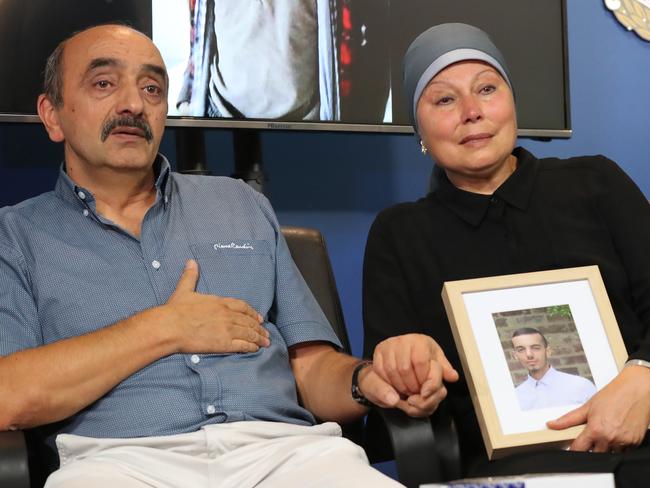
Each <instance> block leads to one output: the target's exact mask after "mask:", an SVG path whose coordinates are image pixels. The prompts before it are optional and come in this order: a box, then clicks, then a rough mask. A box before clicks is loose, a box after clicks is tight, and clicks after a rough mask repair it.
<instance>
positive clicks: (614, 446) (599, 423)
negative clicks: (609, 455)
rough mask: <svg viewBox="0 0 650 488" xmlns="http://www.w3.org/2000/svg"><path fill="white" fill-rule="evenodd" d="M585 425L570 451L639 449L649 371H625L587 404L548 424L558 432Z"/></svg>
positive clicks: (648, 403) (648, 413)
mask: <svg viewBox="0 0 650 488" xmlns="http://www.w3.org/2000/svg"><path fill="white" fill-rule="evenodd" d="M584 423H586V424H587V425H586V427H585V429H584V430H583V431H582V433H581V434H580V435H579V436H578V437H577V438H576V439H575V440H574V441H573V443H572V444H571V447H570V449H571V450H572V451H593V452H620V451H623V450H625V449H626V448H628V447H635V446H638V445H639V444H640V443H641V442H642V441H643V439H644V437H645V435H646V432H647V430H648V425H649V424H650V369H648V368H645V367H643V366H630V367H627V368H625V369H624V370H623V371H621V372H620V373H619V374H618V376H617V377H616V378H614V380H612V382H611V383H609V384H608V385H607V386H605V387H604V388H603V389H602V390H600V391H599V392H598V393H596V394H595V395H594V396H593V397H591V399H590V400H589V401H588V402H587V403H585V404H584V405H582V406H581V407H579V408H577V409H575V410H572V411H571V412H569V413H567V414H565V415H563V416H562V417H560V418H558V419H556V420H552V421H550V422H548V423H547V425H548V427H549V428H550V429H554V430H561V429H566V428H568V427H573V426H575V425H580V424H584Z"/></svg>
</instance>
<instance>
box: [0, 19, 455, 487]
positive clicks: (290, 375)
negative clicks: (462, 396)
mask: <svg viewBox="0 0 650 488" xmlns="http://www.w3.org/2000/svg"><path fill="white" fill-rule="evenodd" d="M167 87H168V79H167V73H166V70H165V66H164V63H163V61H162V58H161V56H160V53H159V52H158V50H157V49H156V48H155V46H154V45H153V44H152V42H151V41H150V40H149V39H148V38H147V37H145V36H144V35H142V34H141V33H139V32H137V31H134V30H132V29H130V28H128V27H125V26H119V25H103V26H98V27H94V28H90V29H87V30H85V31H83V32H81V33H78V34H76V35H74V36H73V37H71V38H70V39H68V40H66V41H64V42H62V43H61V44H60V45H59V47H57V49H56V50H55V51H54V53H53V54H52V55H51V56H50V58H49V60H48V63H47V66H46V73H45V93H44V94H43V95H41V96H40V97H39V99H38V113H39V116H40V118H41V120H42V121H43V124H44V125H45V128H46V130H47V132H48V134H49V136H50V138H51V139H52V140H53V141H55V142H62V143H63V144H64V150H65V163H64V165H63V166H62V169H61V173H60V176H59V180H58V182H57V185H56V188H55V190H54V191H53V192H50V193H46V194H43V195H41V196H39V197H36V198H34V199H31V200H27V201H25V202H23V203H21V204H19V205H16V206H14V207H7V208H4V209H2V210H1V211H0V429H2V430H7V429H16V428H29V427H37V426H44V425H45V424H50V425H48V426H47V431H48V432H50V433H52V436H51V437H50V439H49V440H50V441H53V440H54V436H55V434H60V435H58V437H57V438H56V442H57V446H58V449H59V457H60V461H61V469H60V470H59V471H57V472H55V473H54V474H53V475H52V476H50V478H49V480H48V483H47V486H48V487H60V486H66V487H81V486H84V487H86V486H93V487H108V486H111V487H112V486H120V487H142V486H161V485H164V486H178V487H181V486H192V487H194V486H237V487H240V486H257V485H259V486H280V485H282V486H286V485H289V486H295V485H296V484H300V485H304V480H305V479H314V480H318V481H319V482H320V483H322V484H323V485H324V486H343V485H345V486H348V485H349V486H391V485H394V484H395V483H394V482H393V481H392V480H390V479H388V478H386V477H384V476H383V475H381V474H380V473H378V472H377V471H375V470H373V469H372V468H370V467H369V466H368V464H367V460H366V459H365V455H364V454H363V452H362V451H361V450H360V448H358V446H355V445H354V444H352V443H350V442H348V441H347V440H345V439H341V438H340V437H339V436H340V429H339V428H338V426H337V425H336V424H334V423H332V422H326V423H323V424H319V425H315V424H316V421H315V419H316V418H318V419H320V420H322V421H340V422H345V421H349V420H351V419H354V418H357V417H359V416H361V415H363V414H364V412H365V411H366V407H365V406H364V405H361V404H360V402H361V403H363V402H364V398H365V399H367V400H369V401H371V402H373V403H375V404H377V405H380V406H386V407H388V406H390V407H397V408H400V409H402V410H404V411H405V412H407V413H408V414H410V415H414V416H424V415H428V414H430V413H431V412H432V411H433V410H434V409H435V407H436V406H437V404H438V403H439V402H440V400H441V399H442V398H443V397H444V389H443V388H442V368H440V367H439V366H438V363H439V362H440V361H442V360H443V359H441V358H436V360H435V361H431V362H430V363H428V364H427V365H426V367H425V368H424V370H426V375H427V378H419V380H420V381H422V382H423V385H424V388H423V389H421V390H419V391H418V392H417V394H412V395H402V396H400V395H398V393H397V392H396V390H395V388H394V387H393V386H392V385H393V383H394V381H398V378H397V377H395V376H394V375H393V376H394V379H391V378H389V377H388V376H387V375H386V374H385V373H383V371H382V369H381V367H379V368H375V367H374V366H372V365H371V364H369V365H366V364H365V363H362V362H359V361H358V360H356V359H354V358H352V357H349V356H346V355H344V354H342V353H339V352H337V350H336V348H337V346H338V340H337V338H336V336H335V335H334V333H333V332H332V330H331V328H330V327H329V325H328V324H327V322H326V320H325V318H324V316H323V315H322V312H321V311H320V309H319V308H318V306H317V305H316V302H315V300H314V298H313V296H312V295H311V294H310V293H309V292H308V290H307V288H306V285H305V283H304V281H303V280H302V278H301V277H300V275H299V273H298V272H297V270H296V268H295V265H294V264H293V262H292V261H291V258H290V255H289V251H288V249H287V246H286V243H285V241H284V240H283V238H282V235H281V233H280V230H279V227H278V223H277V221H276V219H275V216H274V215H273V212H272V210H271V208H270V206H269V204H268V202H267V201H266V200H265V199H264V197H262V196H261V195H259V194H258V193H256V192H255V191H253V190H252V189H250V188H249V187H248V186H246V185H245V184H243V183H241V182H237V181H235V180H231V179H228V178H211V177H190V176H182V175H178V174H175V173H172V172H171V171H170V168H169V164H168V162H167V161H166V160H165V158H164V157H162V156H160V155H158V154H157V150H158V146H159V143H160V140H161V137H162V134H163V129H164V124H165V116H166V113H167V102H166V100H167ZM428 353H429V354H430V355H431V354H432V355H433V356H434V357H435V354H433V353H432V352H431V351H429V352H428ZM429 365H430V366H431V367H429ZM354 382H356V383H357V384H356V386H357V388H355V389H354V392H355V398H353V395H352V394H351V384H352V383H354ZM355 400H356V401H355ZM332 466H336V468H337V469H331V468H332Z"/></svg>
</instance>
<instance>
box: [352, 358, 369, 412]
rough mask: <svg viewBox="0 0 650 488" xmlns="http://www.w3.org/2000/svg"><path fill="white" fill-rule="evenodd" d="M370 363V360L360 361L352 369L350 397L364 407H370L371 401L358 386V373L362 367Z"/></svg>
mask: <svg viewBox="0 0 650 488" xmlns="http://www.w3.org/2000/svg"><path fill="white" fill-rule="evenodd" d="M370 365H372V361H360V362H359V364H357V365H356V366H355V367H354V370H353V371H352V385H351V388H350V391H351V393H352V399H353V400H354V401H355V402H357V403H359V404H361V405H363V406H364V407H370V406H372V403H371V402H370V401H369V400H368V399H367V398H366V397H365V396H364V394H363V393H362V392H361V389H360V388H359V373H360V372H361V370H362V369H363V368H365V367H367V366H370Z"/></svg>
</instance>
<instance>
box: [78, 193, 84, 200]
mask: <svg viewBox="0 0 650 488" xmlns="http://www.w3.org/2000/svg"><path fill="white" fill-rule="evenodd" d="M77 196H78V197H79V198H81V199H82V200H85V199H86V194H85V193H84V192H82V191H80V192H78V193H77Z"/></svg>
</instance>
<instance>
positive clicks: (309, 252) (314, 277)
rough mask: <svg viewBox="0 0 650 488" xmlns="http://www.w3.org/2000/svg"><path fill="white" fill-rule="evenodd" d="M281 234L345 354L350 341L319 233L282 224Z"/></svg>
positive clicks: (348, 349) (348, 348)
mask: <svg viewBox="0 0 650 488" xmlns="http://www.w3.org/2000/svg"><path fill="white" fill-rule="evenodd" d="M282 234H283V235H284V238H285V239H286V241H287V244H288V245H289V250H290V251H291V257H293V260H294V262H295V263H296V266H298V269H299V270H300V273H301V274H302V277H303V278H304V279H305V281H306V282H307V286H309V289H310V290H311V292H312V293H313V294H314V297H315V298H316V301H317V302H318V304H319V305H320V307H321V309H322V310H323V312H324V313H325V317H327V320H329V322H330V324H331V325H332V328H333V329H334V332H335V333H336V335H337V337H338V338H339V340H340V341H341V344H343V348H344V350H345V352H347V353H349V352H350V341H349V339H348V332H347V329H346V328H345V320H344V319H343V311H342V309H341V301H340V299H339V293H338V290H337V288H336V282H335V281H334V273H333V272H332V265H331V263H330V259H329V255H328V254H327V247H326V246H325V239H324V238H323V235H322V234H321V233H320V232H319V231H318V230H316V229H309V228H306V227H282Z"/></svg>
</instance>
